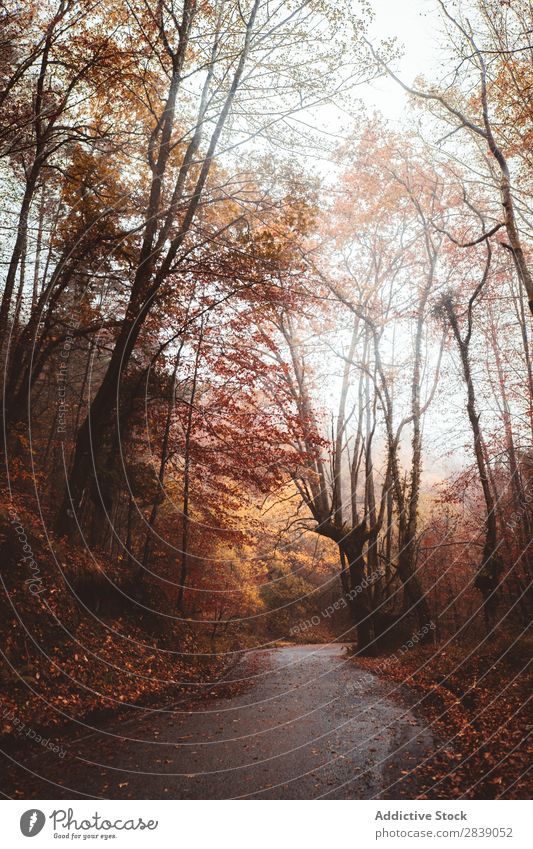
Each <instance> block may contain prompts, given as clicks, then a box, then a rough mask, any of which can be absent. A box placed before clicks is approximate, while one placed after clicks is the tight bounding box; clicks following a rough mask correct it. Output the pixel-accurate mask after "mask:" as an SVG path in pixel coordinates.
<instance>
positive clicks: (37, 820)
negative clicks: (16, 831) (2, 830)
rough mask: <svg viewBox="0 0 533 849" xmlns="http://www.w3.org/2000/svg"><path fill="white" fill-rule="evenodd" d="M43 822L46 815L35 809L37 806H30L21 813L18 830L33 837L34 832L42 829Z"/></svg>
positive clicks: (26, 835)
mask: <svg viewBox="0 0 533 849" xmlns="http://www.w3.org/2000/svg"><path fill="white" fill-rule="evenodd" d="M45 822H46V817H45V815H44V814H43V812H42V811H39V810H37V808H32V809H31V810H29V811H25V812H24V813H23V814H22V816H21V818H20V830H21V832H22V833H23V835H24V837H35V835H36V834H39V832H40V831H42V828H43V826H44V824H45Z"/></svg>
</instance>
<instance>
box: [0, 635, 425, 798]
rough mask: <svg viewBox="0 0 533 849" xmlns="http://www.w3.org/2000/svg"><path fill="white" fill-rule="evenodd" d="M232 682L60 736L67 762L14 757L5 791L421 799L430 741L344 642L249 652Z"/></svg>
mask: <svg viewBox="0 0 533 849" xmlns="http://www.w3.org/2000/svg"><path fill="white" fill-rule="evenodd" d="M233 678H234V679H236V683H235V684H234V685H233V686H232V687H231V688H229V689H230V692H229V694H226V695H218V696H217V697H213V698H210V699H208V700H205V699H204V700H202V701H199V702H196V703H193V704H189V705H181V706H180V705H178V706H175V707H173V708H170V709H167V710H165V711H163V712H160V711H151V712H143V713H142V714H141V715H140V716H139V715H136V716H135V718H134V719H133V720H130V721H127V722H121V723H118V722H117V721H116V720H115V722H114V723H108V724H107V725H105V726H104V727H103V728H101V729H99V730H98V731H97V732H95V733H91V734H81V733H78V734H77V735H75V736H71V737H67V738H64V739H62V740H61V741H60V744H61V745H62V746H63V747H64V748H65V749H66V752H67V753H66V755H65V757H64V758H59V757H58V756H57V755H56V754H53V753H52V752H48V751H44V752H42V753H37V755H36V756H34V757H31V758H28V757H26V756H25V757H24V766H25V767H26V769H23V768H21V767H20V766H14V765H13V763H12V762H9V765H8V769H7V771H6V782H5V783H3V787H2V789H3V792H4V794H5V795H7V796H13V795H15V796H18V798H21V797H22V798H28V799H31V798H34V799H60V798H87V797H89V798H92V797H95V798H115V799H118V798H124V799H136V798H140V799H146V798H148V799H149V798H153V799H159V798H161V799H234V798H255V799H315V798H327V799H354V798H365V799H369V798H398V797H401V796H407V797H410V798H413V797H416V794H417V786H416V778H415V776H414V775H413V772H412V771H413V768H414V767H415V766H416V764H417V763H418V762H419V761H421V760H423V758H424V757H425V756H426V755H427V754H428V753H429V751H431V749H432V745H433V740H432V737H431V734H430V732H429V731H428V729H426V728H425V726H424V721H423V720H422V719H421V718H420V717H419V716H417V715H415V714H413V712H412V711H411V709H410V705H409V701H408V699H409V696H408V694H407V692H406V691H403V690H401V691H398V690H397V689H395V688H396V685H394V684H392V683H389V682H385V681H383V680H381V679H379V678H377V677H376V676H375V675H372V674H370V673H368V672H367V671H365V670H363V669H362V668H361V667H358V666H357V664H356V663H355V662H354V661H353V660H350V659H348V656H347V653H346V649H345V648H344V647H343V646H340V645H330V646H317V645H309V646H290V647H284V648H277V649H273V650H271V651H264V652H253V653H251V654H250V655H248V656H247V657H246V658H245V659H244V661H243V662H242V663H240V664H239V665H238V666H237V667H236V669H235V670H234V672H233ZM239 679H240V680H241V681H242V683H241V684H238V683H237V682H238V680H239ZM392 691H394V692H392ZM223 693H224V690H222V694H223ZM12 757H15V759H16V755H13V754H12Z"/></svg>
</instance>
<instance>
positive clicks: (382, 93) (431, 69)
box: [358, 0, 443, 121]
mask: <svg viewBox="0 0 533 849" xmlns="http://www.w3.org/2000/svg"><path fill="white" fill-rule="evenodd" d="M371 6H372V8H373V10H374V13H375V16H376V18H375V21H374V23H373V25H372V26H371V27H370V32H369V34H370V37H371V40H372V41H373V42H374V43H377V42H379V41H380V40H381V39H384V38H391V37H396V38H397V40H398V43H399V46H400V47H401V48H402V49H403V56H402V58H401V59H400V60H399V61H398V62H396V63H395V70H398V72H399V76H400V77H401V78H402V79H403V80H405V82H407V83H412V82H413V80H414V79H415V77H416V76H418V75H419V74H423V75H427V76H431V77H433V76H439V75H440V74H439V71H440V70H441V67H439V66H441V64H442V63H443V56H442V48H441V45H442V40H441V38H440V16H439V14H438V12H437V5H436V2H435V0H371ZM358 94H360V96H361V98H362V99H363V100H364V102H365V103H366V104H367V105H368V106H369V107H375V108H376V109H379V110H380V111H381V112H383V114H384V115H385V116H386V117H387V118H389V119H390V120H393V121H394V120H400V119H401V118H402V114H403V113H404V110H405V105H406V102H407V95H406V94H405V92H404V91H403V90H402V89H401V88H400V87H399V86H398V85H397V83H395V82H394V81H393V80H391V79H386V78H383V79H380V80H377V81H376V82H375V83H373V84H372V85H368V86H364V87H363V88H361V90H360V91H359V92H358Z"/></svg>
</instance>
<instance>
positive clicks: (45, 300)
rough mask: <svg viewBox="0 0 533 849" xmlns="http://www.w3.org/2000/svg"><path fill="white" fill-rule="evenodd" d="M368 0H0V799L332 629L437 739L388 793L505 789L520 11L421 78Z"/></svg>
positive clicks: (510, 714)
mask: <svg viewBox="0 0 533 849" xmlns="http://www.w3.org/2000/svg"><path fill="white" fill-rule="evenodd" d="M379 5H380V4H377V3H376V4H375V3H373V2H372V0H368V1H367V0H335V2H334V0H212V2H211V0H41V2H40V3H36V2H34V0H24V2H22V3H15V2H12V0H11V2H10V0H8V2H7V3H2V4H1V7H0V9H1V10H0V21H1V35H0V44H1V46H0V181H1V185H2V198H3V203H2V207H1V211H0V224H1V252H0V263H1V264H0V296H1V302H0V363H1V366H2V390H3V392H2V425H3V428H2V437H3V454H4V462H3V473H2V474H3V480H2V484H1V490H0V569H1V575H2V591H1V593H0V633H1V643H2V657H1V662H0V680H1V684H2V687H1V690H2V706H1V708H0V715H1V727H0V736H1V739H2V744H1V749H2V752H3V756H2V757H3V760H4V763H5V766H6V774H7V775H8V778H7V780H6V784H5V786H4V788H3V790H2V793H3V796H4V797H5V796H8V797H15V798H16V797H17V796H19V797H20V796H22V797H26V798H30V797H31V796H32V795H33V797H34V798H37V799H39V798H41V799H42V798H49V796H47V795H46V794H47V793H48V794H49V793H52V795H55V794H57V792H58V787H59V786H60V785H61V784H62V779H60V778H57V775H58V774H59V773H58V768H59V767H62V764H61V761H59V762H58V761H57V757H56V759H55V762H54V763H53V764H52V765H50V762H49V760H47V761H46V762H41V761H39V763H40V764H41V766H35V767H32V768H31V769H30V768H29V767H28V768H26V767H25V763H26V762H27V759H28V758H29V757H30V754H29V753H28V746H32V745H33V750H32V752H33V754H32V757H33V755H34V754H35V752H34V750H35V746H36V744H35V742H33V743H28V740H27V739H26V740H23V739H22V737H23V736H24V735H23V732H22V729H23V728H25V729H28V728H30V729H33V730H34V731H35V733H34V734H33V735H32V736H33V737H35V736H36V735H37V733H38V734H39V735H40V736H41V737H42V738H50V739H53V740H56V741H58V745H61V739H62V735H64V734H67V735H68V734H72V733H74V731H75V730H76V728H78V730H79V729H80V728H81V730H83V728H86V727H90V728H96V729H98V728H100V727H104V726H105V723H109V722H110V721H111V722H117V721H120V718H121V717H122V716H129V715H130V713H131V711H133V713H135V709H136V708H140V707H145V708H146V707H153V706H156V707H157V706H160V705H162V704H166V703H167V702H168V700H169V699H170V700H174V701H175V694H176V692H178V691H179V692H180V693H182V694H184V697H185V698H186V699H189V698H190V699H191V700H192V701H191V704H192V702H193V701H195V700H197V699H199V700H200V703H202V699H204V698H207V696H206V694H209V693H211V696H212V695H213V692H214V691H213V681H218V680H219V678H220V677H221V676H224V675H226V674H227V672H228V670H231V669H232V668H233V667H234V666H235V664H238V663H240V662H242V658H243V657H246V658H249V660H247V661H246V662H247V663H251V664H252V666H251V669H252V672H253V670H256V672H257V670H258V671H259V673H261V670H262V669H263V666H262V664H263V663H264V662H266V661H264V658H265V657H267V656H268V652H269V651H278V650H279V648H280V647H281V648H283V647H285V648H286V649H287V651H289V652H293V651H296V652H298V651H302V650H303V649H302V648H301V647H309V646H314V647H324V646H330V645H337V644H339V646H342V651H343V652H344V653H343V654H342V660H341V659H340V656H339V658H337V661H338V663H339V664H340V663H342V664H344V665H348V666H349V667H350V668H353V670H359V671H360V673H361V674H363V672H361V670H362V671H364V673H365V674H369V675H371V676H375V677H376V680H377V679H380V680H382V681H384V682H388V686H396V685H398V686H400V685H401V687H402V688H407V689H408V690H410V691H411V692H412V693H413V694H415V695H416V698H417V699H418V701H419V703H420V710H421V711H422V714H421V715H422V716H424V717H425V719H424V723H425V727H427V728H429V727H431V729H432V734H433V735H434V738H433V739H434V741H437V742H434V743H433V747H432V751H431V753H430V755H429V756H428V757H427V758H425V759H424V762H423V763H420V764H413V765H407V766H406V765H405V764H404V763H402V764H400V765H401V766H404V767H405V768H404V769H403V773H404V776H403V777H402V776H401V775H399V777H398V778H397V780H396V781H395V784H394V789H393V790H391V791H389V795H391V794H392V798H394V796H395V795H402V794H403V795H405V796H408V797H414V796H416V797H417V798H418V797H420V798H432V797H443V798H460V797H465V798H504V797H505V798H523V797H525V796H526V795H527V792H528V791H527V787H528V779H529V780H530V774H528V748H527V741H528V736H527V735H528V728H529V729H530V728H531V726H530V725H529V726H528V723H527V721H526V720H527V711H528V698H529V695H528V692H529V688H530V685H531V677H530V670H529V663H530V659H531V646H532V640H531V635H530V633H529V624H530V621H531V613H532V607H533V592H532V587H531V578H532V572H533V559H532V549H531V540H532V529H533V443H532V439H531V436H532V427H533V419H532V412H533V410H532V399H533V364H532V359H531V346H532V344H533V339H532V335H531V317H532V312H533V235H532V222H533V73H532V70H533V69H532V61H533V7H532V5H531V3H530V2H529V0H509V2H500V0H461V2H451V0H435V2H432V4H431V11H429V12H427V14H428V15H429V22H428V24H427V25H428V26H430V28H431V30H432V32H433V33H434V37H435V39H436V44H437V47H435V59H434V62H433V65H432V67H430V68H429V69H427V68H422V67H421V68H420V72H419V73H418V74H410V73H409V72H406V71H404V70H402V69H404V68H405V65H404V64H402V63H403V61H404V57H405V51H406V49H407V48H404V45H403V44H402V40H401V37H400V36H398V35H397V34H396V33H395V31H394V26H393V23H391V25H390V28H389V29H388V30H386V29H384V28H383V26H382V25H380V26H377V25H376V16H377V14H378V10H377V9H375V8H374V6H376V7H377V6H379ZM381 5H382V4H381ZM389 5H390V4H389ZM414 5H417V4H416V3H415V4H414ZM426 7H427V4H426V6H424V8H426ZM380 20H381V19H380ZM409 67H411V66H409ZM376 90H378V91H379V90H381V91H386V92H389V93H390V94H389V100H391V101H395V103H396V106H397V105H398V104H400V111H399V112H397V113H395V116H396V117H394V116H393V117H391V116H390V114H388V113H387V107H386V108H385V109H382V108H380V105H381V103H382V100H381V101H380V100H379V98H377V100H376V103H374V102H373V100H372V92H373V91H376ZM395 108H396V107H395ZM339 650H340V649H339ZM254 664H255V665H254ZM256 667H257V669H256ZM250 674H252V673H247V674H246V676H244V677H246V678H249V676H250ZM253 674H255V673H254V672H253ZM253 674H252V677H253ZM261 674H262V673H261ZM343 674H344V673H343ZM354 674H355V672H354ZM372 680H374V678H373V679H372ZM353 686H354V687H355V685H353ZM380 686H381V685H380ZM382 686H385V684H383V685H382ZM227 687H228V692H229V696H228V695H227V693H226V696H225V697H226V698H227V697H234V698H244V696H243V693H245V690H246V683H245V682H244V681H240V682H239V681H238V680H235V681H234V682H233V683H231V682H230V683H229V684H228V685H227ZM224 692H226V691H224ZM353 697H354V699H355V698H356V696H355V695H354V696H353ZM354 704H355V702H354ZM191 710H194V708H193V707H191ZM302 710H303V708H302ZM354 710H355V708H354ZM117 718H118V719H117ZM421 721H422V720H421ZM87 723H88V725H87ZM78 724H79V727H78ZM69 739H70V738H69ZM37 748H38V747H37ZM41 748H42V747H41ZM37 754H39V751H38V752H37ZM184 757H185V756H184ZM47 758H52V755H49V753H48V754H47ZM182 765H183V764H182ZM529 768H530V767H529ZM183 771H184V772H186V773H194V772H196V770H195V769H192V768H191V769H184V770H183ZM54 774H55V778H54V780H53V782H52V778H51V776H52V775H54ZM74 774H75V770H74V767H72V775H74ZM37 775H38V778H37V777H36V776H37ZM72 775H71V777H70V784H68V787H69V788H70V795H72V792H73V788H74V789H76V791H79V789H80V787H82V786H83V781H84V780H85V779H83V781H82V779H81V778H79V780H78V784H75V780H74V778H73V777H72ZM121 776H122V777H121ZM413 776H414V777H413ZM47 779H49V781H50V782H51V783H50V784H49V785H48V786H47V785H46V781H47ZM404 779H405V780H404ZM102 781H104V779H102ZM105 781H106V782H108V783H106V784H104V785H102V784H100V785H99V786H98V795H100V796H103V797H105V796H106V795H109V796H113V795H116V796H119V797H120V796H121V795H124V797H127V796H128V794H129V793H130V790H129V787H133V782H131V780H130V779H129V778H128V777H126V779H125V778H124V776H123V773H119V774H118V776H117V775H115V776H114V778H111V779H109V778H106V779H105ZM39 782H40V783H39ZM43 782H44V784H43ZM128 782H130V784H128ZM167 783H168V782H167ZM65 787H67V784H65ZM169 787H170V791H169V792H170V795H171V797H172V798H179V797H180V794H181V791H173V790H172V787H171V786H170V785H169ZM43 788H44V789H43ZM95 788H96V785H94V787H93V786H92V785H91V789H90V790H89V791H88V792H89V793H91V794H92V793H95V794H96V790H95ZM529 788H530V791H531V785H530V784H529ZM530 791H529V792H530ZM65 792H66V791H65ZM80 792H81V791H80ZM153 792H154V794H155V793H156V792H163V791H162V790H160V791H156V790H154V791H153ZM165 792H167V791H166V790H165ZM173 792H176V793H177V795H174V796H172V793H173ZM198 792H199V793H200V791H198ZM202 792H210V791H209V790H208V791H202ZM284 792H285V791H284ZM353 792H354V793H355V791H353ZM357 792H359V791H357ZM369 792H370V791H369ZM383 792H385V791H383ZM131 794H132V795H133V796H134V795H135V794H137V796H138V795H139V791H138V790H135V789H132V790H131ZM85 795H86V794H85ZM141 797H142V794H141Z"/></svg>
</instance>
